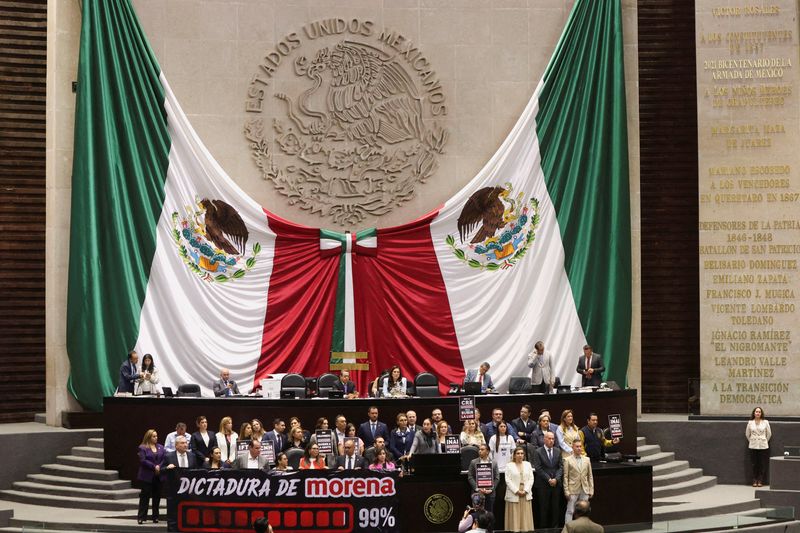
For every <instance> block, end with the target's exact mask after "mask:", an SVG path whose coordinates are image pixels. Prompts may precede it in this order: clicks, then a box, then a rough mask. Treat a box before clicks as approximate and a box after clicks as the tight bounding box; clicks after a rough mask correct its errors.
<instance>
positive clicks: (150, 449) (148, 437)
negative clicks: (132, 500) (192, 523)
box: [136, 429, 166, 524]
mask: <svg viewBox="0 0 800 533" xmlns="http://www.w3.org/2000/svg"><path fill="white" fill-rule="evenodd" d="M165 455H166V451H165V449H164V446H162V445H161V444H159V443H158V433H156V430H155V429H148V430H147V431H146V432H145V434H144V438H143V439H142V443H141V444H140V445H139V473H138V474H137V476H136V478H137V479H138V480H139V484H140V485H141V487H142V491H141V492H140V493H139V514H138V517H137V518H138V519H139V523H140V524H141V523H142V522H144V521H145V520H146V519H147V500H149V499H150V498H152V499H153V523H155V524H157V523H158V506H159V504H160V503H161V482H162V481H163V476H162V474H161V465H162V463H163V462H164V456H165Z"/></svg>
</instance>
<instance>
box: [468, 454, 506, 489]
mask: <svg viewBox="0 0 800 533" xmlns="http://www.w3.org/2000/svg"><path fill="white" fill-rule="evenodd" d="M480 462H481V458H480V457H477V458H475V459H473V460H472V461H470V462H469V469H468V470H467V479H468V480H469V486H470V487H472V490H473V491H477V490H478V480H477V479H476V478H475V476H476V475H477V474H476V471H477V465H478V463H480ZM499 480H500V473H499V471H498V470H497V463H495V462H494V461H492V492H495V491H497V482H498V481H499Z"/></svg>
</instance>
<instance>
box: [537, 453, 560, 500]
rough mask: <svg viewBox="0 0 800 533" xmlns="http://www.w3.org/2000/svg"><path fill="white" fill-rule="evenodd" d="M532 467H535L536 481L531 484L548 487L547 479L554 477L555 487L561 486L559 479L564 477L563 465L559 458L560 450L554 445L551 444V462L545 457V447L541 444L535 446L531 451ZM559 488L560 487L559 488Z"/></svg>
mask: <svg viewBox="0 0 800 533" xmlns="http://www.w3.org/2000/svg"><path fill="white" fill-rule="evenodd" d="M533 467H534V468H535V469H536V474H535V475H536V481H535V482H534V484H533V486H534V487H536V488H537V489H538V488H547V487H549V486H550V485H549V481H550V480H551V479H555V480H556V481H557V482H558V483H556V487H560V486H561V480H562V478H563V477H564V465H563V461H562V459H561V450H559V449H558V447H556V446H555V445H554V446H553V460H552V462H551V461H550V460H549V459H548V458H547V448H545V447H544V446H542V447H541V448H536V451H535V452H533ZM559 490H560V489H559Z"/></svg>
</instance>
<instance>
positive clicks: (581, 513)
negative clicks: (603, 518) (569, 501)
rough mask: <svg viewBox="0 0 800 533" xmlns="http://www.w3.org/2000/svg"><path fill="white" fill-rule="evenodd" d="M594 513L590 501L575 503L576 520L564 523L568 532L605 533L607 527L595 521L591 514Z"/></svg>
mask: <svg viewBox="0 0 800 533" xmlns="http://www.w3.org/2000/svg"><path fill="white" fill-rule="evenodd" d="M590 514H592V507H591V505H589V502H588V501H579V502H577V503H575V520H572V521H570V522H567V523H566V524H565V525H564V531H566V532H567V533H603V532H604V531H605V529H603V526H601V525H600V524H598V523H596V522H593V521H592V519H591V518H589V515H590Z"/></svg>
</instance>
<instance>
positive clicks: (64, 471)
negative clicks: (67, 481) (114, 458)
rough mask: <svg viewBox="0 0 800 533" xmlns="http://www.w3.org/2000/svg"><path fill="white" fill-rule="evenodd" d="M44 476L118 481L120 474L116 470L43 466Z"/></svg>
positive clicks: (55, 465) (59, 465)
mask: <svg viewBox="0 0 800 533" xmlns="http://www.w3.org/2000/svg"><path fill="white" fill-rule="evenodd" d="M42 474H48V475H51V476H63V477H74V478H79V479H97V480H103V481H116V480H118V479H119V472H117V471H116V470H101V469H99V468H83V467H78V466H69V465H62V464H55V463H54V464H49V465H42Z"/></svg>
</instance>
